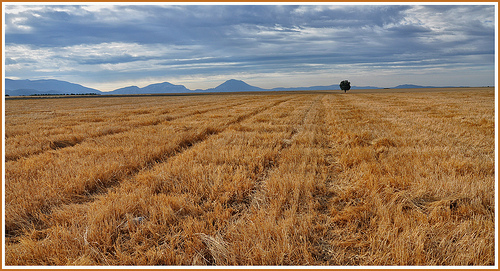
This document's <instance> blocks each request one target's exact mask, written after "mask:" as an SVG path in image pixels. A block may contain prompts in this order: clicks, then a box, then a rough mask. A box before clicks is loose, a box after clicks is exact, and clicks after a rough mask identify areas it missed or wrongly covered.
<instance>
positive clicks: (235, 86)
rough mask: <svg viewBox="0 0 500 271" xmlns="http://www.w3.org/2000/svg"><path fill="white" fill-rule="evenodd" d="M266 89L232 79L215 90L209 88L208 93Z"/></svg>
mask: <svg viewBox="0 0 500 271" xmlns="http://www.w3.org/2000/svg"><path fill="white" fill-rule="evenodd" d="M262 90H264V89H262V88H259V87H254V86H251V85H249V84H247V83H245V82H243V81H241V80H236V79H230V80H227V81H226V82H224V83H222V84H220V85H219V86H217V87H215V88H209V89H206V90H205V91H208V92H235V91H262Z"/></svg>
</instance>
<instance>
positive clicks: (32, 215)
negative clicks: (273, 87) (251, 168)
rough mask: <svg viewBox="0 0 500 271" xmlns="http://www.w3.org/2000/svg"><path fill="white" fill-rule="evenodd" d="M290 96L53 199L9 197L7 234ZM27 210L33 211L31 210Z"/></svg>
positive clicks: (34, 224) (18, 231)
mask: <svg viewBox="0 0 500 271" xmlns="http://www.w3.org/2000/svg"><path fill="white" fill-rule="evenodd" d="M291 99H292V98H286V99H283V98H281V99H279V100H277V101H274V102H271V103H270V104H268V105H265V106H261V107H258V108H257V109H254V110H250V112H249V113H243V114H242V115H240V116H237V117H236V118H235V119H233V120H229V121H227V122H226V123H225V124H223V125H222V126H214V124H211V123H208V125H207V126H206V127H204V128H202V129H201V130H199V131H198V132H197V133H195V134H191V136H190V137H187V138H182V139H181V140H180V141H179V142H177V143H176V147H174V148H171V149H167V150H166V151H164V152H162V153H159V154H157V155H154V156H150V157H149V158H148V159H147V160H146V161H143V162H142V163H140V164H138V165H135V166H127V167H125V168H118V169H117V170H116V171H115V172H96V173H95V174H97V175H99V176H103V177H102V178H99V177H98V176H97V175H96V177H94V178H92V180H87V183H86V184H85V185H84V187H83V188H81V187H80V188H78V187H75V186H74V185H73V187H72V184H69V187H66V188H63V191H69V192H60V191H58V192H57V194H55V195H53V197H57V198H52V197H51V196H50V195H49V196H47V197H44V198H42V199H39V200H36V199H35V198H32V199H30V200H29V201H28V202H24V203H25V204H26V205H28V207H26V206H24V205H23V203H21V204H20V206H14V207H12V204H11V203H12V202H13V201H12V200H11V201H10V202H6V204H7V206H6V212H7V214H6V236H8V237H15V236H20V235H21V234H22V232H23V231H24V230H27V229H32V228H33V227H34V228H35V229H43V228H46V227H47V225H46V222H45V221H47V216H50V213H51V210H52V209H53V208H55V207H58V206H61V205H65V204H74V203H75V202H76V203H85V202H89V201H92V200H93V199H94V198H95V197H94V196H95V195H97V194H102V193H105V192H106V191H107V190H108V189H109V188H111V187H114V186H117V185H119V184H120V183H121V181H122V180H124V179H126V178H131V177H132V176H133V175H135V174H137V173H138V172H139V171H140V170H142V169H145V168H151V167H152V166H154V165H155V164H157V163H162V162H165V160H166V159H168V158H170V157H173V156H175V155H178V154H181V153H183V152H184V151H186V150H188V149H189V148H191V147H192V146H194V145H195V144H197V143H200V142H203V141H204V140H206V139H207V138H209V137H210V136H212V135H216V134H219V133H221V132H222V131H224V130H225V129H227V128H228V127H229V126H231V125H232V124H236V123H239V122H241V121H243V120H245V119H248V118H250V117H252V116H255V115H257V114H259V113H261V112H263V111H266V110H269V109H271V108H273V107H275V106H278V105H279V104H281V103H284V102H286V101H288V100H291ZM242 104H243V103H242ZM224 107H227V106H224ZM6 179H8V174H7V176H6ZM68 183H69V182H68ZM59 185H61V184H59ZM67 185H68V184H67ZM56 186H57V185H56ZM44 189H47V190H53V189H54V187H52V188H51V187H45V188H44ZM11 190H12V189H11ZM25 197H27V195H25ZM18 205H19V204H18ZM30 206H31V208H30ZM9 207H10V208H9ZM15 207H18V208H25V209H24V211H23V209H21V210H18V209H16V208H15ZM26 208H27V209H26ZM29 209H32V210H31V211H30V210H29Z"/></svg>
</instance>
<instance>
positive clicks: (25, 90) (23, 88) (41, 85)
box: [5, 78, 435, 96]
mask: <svg viewBox="0 0 500 271" xmlns="http://www.w3.org/2000/svg"><path fill="white" fill-rule="evenodd" d="M393 88H395V89H398V88H435V87H432V86H419V85H412V84H405V85H399V86H396V87H393ZM351 89H381V88H379V87H373V86H352V87H351ZM294 90H298V91H300V90H303V91H307V90H340V86H339V85H338V84H334V85H329V86H310V87H288V88H285V87H279V88H272V89H264V88H260V87H256V86H252V85H249V84H247V83H245V82H244V81H241V80H236V79H230V80H227V81H226V82H224V83H222V84H220V85H219V86H217V87H215V88H209V89H205V90H202V89H197V90H190V89H188V88H186V87H185V86H183V85H174V84H171V83H169V82H163V83H157V84H151V85H148V86H146V87H143V88H140V87H137V86H128V87H124V88H119V89H115V90H113V91H109V92H101V91H99V90H97V89H93V88H88V87H84V86H82V85H79V84H74V83H70V82H66V81H59V80H54V79H50V80H12V79H7V78H6V79H5V94H7V95H10V96H27V95H43V94H49V95H58V94H61V95H62V94H89V93H95V94H106V95H113V94H160V93H199V92H239V91H294Z"/></svg>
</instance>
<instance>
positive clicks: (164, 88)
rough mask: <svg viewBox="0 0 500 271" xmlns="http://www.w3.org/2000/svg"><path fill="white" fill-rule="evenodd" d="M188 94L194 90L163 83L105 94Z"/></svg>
mask: <svg viewBox="0 0 500 271" xmlns="http://www.w3.org/2000/svg"><path fill="white" fill-rule="evenodd" d="M186 92H192V90H189V89H187V88H186V87H185V86H183V85H174V84H171V83H169V82H163V83H158V84H151V85H149V86H146V87H143V88H139V87H137V86H130V87H124V88H119V89H115V90H113V91H110V92H105V94H159V93H186Z"/></svg>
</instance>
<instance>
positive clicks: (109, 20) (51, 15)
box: [4, 4, 495, 80]
mask: <svg viewBox="0 0 500 271" xmlns="http://www.w3.org/2000/svg"><path fill="white" fill-rule="evenodd" d="M494 11H495V7H494V6H493V5H477V6H473V5H460V6H457V5H442V6H437V5H435V6H434V5H430V6H410V5H384V6H381V5H354V6H352V5H349V6H332V5H246V6H240V5H177V6H171V5H112V6H104V5H88V6H76V5H43V6H33V5H15V4H14V5H6V8H5V11H4V12H5V44H6V53H5V54H6V62H5V64H6V75H7V76H13V77H22V78H26V77H27V76H31V77H37V76H49V75H52V76H53V77H57V75H58V74H65V75H68V74H71V72H72V71H73V72H74V73H77V72H78V71H80V73H81V72H85V73H86V74H89V75H91V74H93V73H94V72H96V73H99V72H102V73H106V74H109V76H110V78H113V74H115V76H116V77H120V76H119V74H122V75H123V74H128V77H135V78H141V77H145V76H153V75H155V74H158V75H161V74H168V75H176V76H183V75H185V76H191V75H198V76H200V77H203V76H204V75H213V74H225V73H228V74H230V73H232V74H234V73H248V74H251V73H254V74H259V73H267V72H270V71H274V72H276V73H288V72H313V71H314V72H316V71H320V70H323V73H325V72H328V71H331V70H332V69H335V67H336V65H349V64H352V65H355V66H356V67H379V68H381V69H382V68H384V69H389V68H390V67H400V68H401V67H405V68H407V69H411V68H414V69H416V70H418V69H424V68H432V67H434V68H442V69H444V68H445V67H448V66H452V65H456V66H461V67H467V65H469V66H481V67H489V69H491V70H492V69H493V66H494V53H495V48H494V44H495V33H494V29H495V27H494V26H495V22H494V20H495V14H494ZM30 56H33V57H31V59H30ZM34 56H36V57H34ZM433 72H435V70H434V71H433ZM492 74H493V71H492ZM132 75H133V76H132ZM61 79H63V78H61ZM89 80H91V78H90V79H89ZM277 80H278V79H277Z"/></svg>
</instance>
